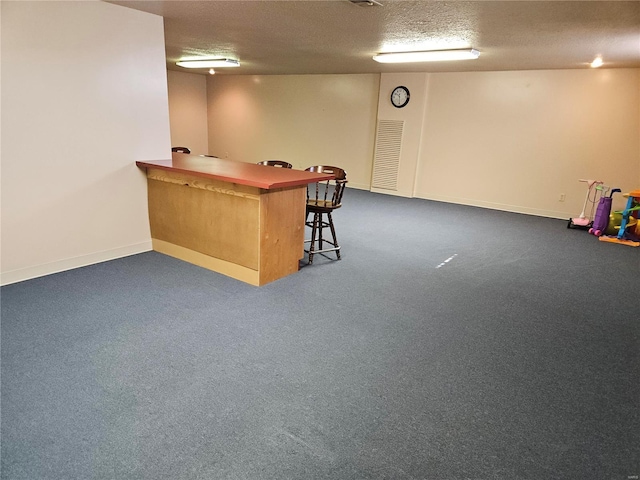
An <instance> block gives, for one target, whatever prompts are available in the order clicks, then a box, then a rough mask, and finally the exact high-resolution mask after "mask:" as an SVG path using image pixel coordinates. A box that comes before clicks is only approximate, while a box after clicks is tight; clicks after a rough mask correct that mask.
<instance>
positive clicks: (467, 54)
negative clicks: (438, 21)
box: [373, 48, 480, 63]
mask: <svg viewBox="0 0 640 480" xmlns="http://www.w3.org/2000/svg"><path fill="white" fill-rule="evenodd" d="M479 56H480V52H479V51H478V50H475V49H473V48H466V49H459V50H428V51H425V52H399V53H379V54H378V55H374V56H373V59H374V60H375V61H376V62H380V63H412V62H445V61H448V60H475V59H476V58H478V57H479Z"/></svg>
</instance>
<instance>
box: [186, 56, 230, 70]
mask: <svg viewBox="0 0 640 480" xmlns="http://www.w3.org/2000/svg"><path fill="white" fill-rule="evenodd" d="M176 65H178V66H179V67H184V68H220V67H222V68H224V67H239V66H240V62H239V61H238V60H232V59H230V58H211V59H209V60H181V61H179V62H177V63H176Z"/></svg>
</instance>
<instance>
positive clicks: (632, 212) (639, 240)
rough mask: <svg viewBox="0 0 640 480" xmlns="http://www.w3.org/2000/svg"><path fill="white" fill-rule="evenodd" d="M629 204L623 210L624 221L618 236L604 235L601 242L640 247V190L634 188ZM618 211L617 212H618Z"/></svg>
mask: <svg viewBox="0 0 640 480" xmlns="http://www.w3.org/2000/svg"><path fill="white" fill-rule="evenodd" d="M625 197H627V206H626V207H625V209H624V210H622V212H620V213H622V222H621V223H620V227H618V235H617V236H611V237H610V236H606V235H603V236H602V237H600V238H599V239H598V240H600V241H601V242H610V243H619V244H621V245H629V246H630V247H640V235H638V233H637V232H638V228H637V225H638V213H639V212H640V190H634V191H632V192H629V193H628V194H627V195H625ZM616 213H617V212H616Z"/></svg>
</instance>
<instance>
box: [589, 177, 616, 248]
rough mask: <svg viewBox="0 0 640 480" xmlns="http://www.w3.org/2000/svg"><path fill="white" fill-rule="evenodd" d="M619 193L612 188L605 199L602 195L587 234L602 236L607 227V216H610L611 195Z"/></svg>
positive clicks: (604, 195)
mask: <svg viewBox="0 0 640 480" xmlns="http://www.w3.org/2000/svg"><path fill="white" fill-rule="evenodd" d="M616 192H621V190H620V189H619V188H614V189H613V190H611V193H610V194H609V196H608V197H607V195H606V193H604V194H602V196H601V197H600V201H599V202H598V208H597V209H596V216H595V218H594V219H593V224H592V225H591V228H590V229H589V233H591V234H593V235H595V236H596V237H599V236H600V235H603V234H604V232H605V230H606V229H607V226H608V225H609V216H610V214H611V202H612V200H613V194H614V193H616Z"/></svg>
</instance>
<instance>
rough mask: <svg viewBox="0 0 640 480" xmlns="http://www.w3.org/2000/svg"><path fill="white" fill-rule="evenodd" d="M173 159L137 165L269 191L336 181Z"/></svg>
mask: <svg viewBox="0 0 640 480" xmlns="http://www.w3.org/2000/svg"><path fill="white" fill-rule="evenodd" d="M171 157H172V158H171V160H149V161H137V162H136V165H137V166H138V167H140V168H158V169H161V170H168V171H172V172H181V173H187V174H191V175H197V176H199V177H206V178H212V179H215V180H223V181H225V182H231V183H237V184H239V185H248V186H251V187H257V188H263V189H266V190H270V189H273V188H284V187H296V186H300V185H306V184H308V183H312V182H318V181H322V180H329V179H332V178H333V175H327V174H326V173H312V172H307V171H304V170H294V169H291V168H280V167H269V166H264V165H256V164H253V163H245V162H238V161H235V160H227V159H223V158H215V157H202V156H200V155H189V154H185V153H172V154H171Z"/></svg>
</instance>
